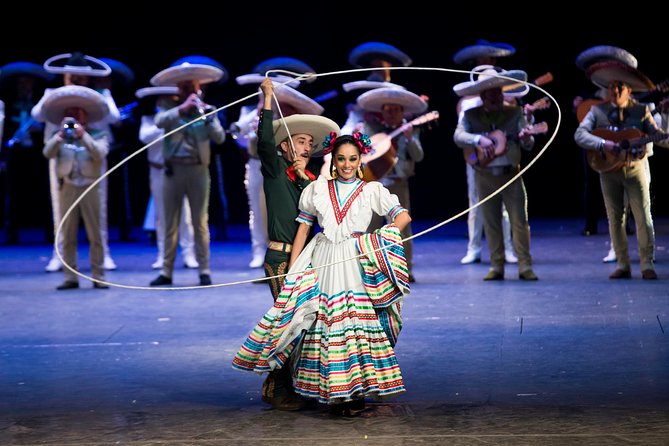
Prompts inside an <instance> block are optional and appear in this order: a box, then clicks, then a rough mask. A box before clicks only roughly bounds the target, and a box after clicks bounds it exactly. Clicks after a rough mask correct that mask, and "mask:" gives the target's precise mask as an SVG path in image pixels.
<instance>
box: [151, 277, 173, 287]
mask: <svg viewBox="0 0 669 446" xmlns="http://www.w3.org/2000/svg"><path fill="white" fill-rule="evenodd" d="M149 285H151V286H161V285H172V278H170V277H167V276H163V275H162V274H161V275H159V276H158V277H156V278H155V279H153V280H152V281H151V283H150V284H149Z"/></svg>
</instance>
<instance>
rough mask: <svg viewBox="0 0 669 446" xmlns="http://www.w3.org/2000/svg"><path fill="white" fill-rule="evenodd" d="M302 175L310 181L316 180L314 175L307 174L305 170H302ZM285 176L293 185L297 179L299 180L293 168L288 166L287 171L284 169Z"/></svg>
mask: <svg viewBox="0 0 669 446" xmlns="http://www.w3.org/2000/svg"><path fill="white" fill-rule="evenodd" d="M304 173H306V174H307V176H308V177H309V179H310V180H311V181H314V180H315V179H316V175H314V174H313V173H311V172H309V171H308V170H307V169H304ZM286 175H288V178H290V181H292V182H293V183H294V182H295V181H297V179H298V178H299V175H297V172H295V166H290V167H289V168H288V169H286Z"/></svg>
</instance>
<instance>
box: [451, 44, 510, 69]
mask: <svg viewBox="0 0 669 446" xmlns="http://www.w3.org/2000/svg"><path fill="white" fill-rule="evenodd" d="M515 52H516V49H515V48H514V47H513V46H511V45H509V44H508V43H502V42H488V41H487V40H479V41H477V42H476V44H475V45H470V46H466V47H464V48H463V49H461V50H460V51H458V52H457V53H455V54H454V55H453V62H454V63H456V64H460V65H462V64H466V63H468V62H473V61H476V59H478V58H481V57H507V56H511V55H513V54H514V53H515Z"/></svg>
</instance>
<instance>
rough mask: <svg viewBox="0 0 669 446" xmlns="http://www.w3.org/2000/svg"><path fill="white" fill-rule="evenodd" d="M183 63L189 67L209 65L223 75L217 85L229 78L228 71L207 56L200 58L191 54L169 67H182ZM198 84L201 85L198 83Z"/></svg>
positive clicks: (200, 56)
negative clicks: (189, 65)
mask: <svg viewBox="0 0 669 446" xmlns="http://www.w3.org/2000/svg"><path fill="white" fill-rule="evenodd" d="M185 63H189V64H191V65H211V66H212V67H216V68H218V69H219V70H221V71H222V72H223V75H222V76H221V78H220V79H218V80H217V81H214V82H217V83H219V84H223V83H225V82H227V80H228V78H229V76H228V70H226V69H225V67H224V66H223V65H222V64H221V63H220V62H218V61H216V60H214V59H212V58H211V57H208V56H202V55H200V54H191V55H189V56H184V57H182V58H181V59H177V60H175V61H174V62H173V63H172V65H170V66H171V67H177V66H179V65H183V64H185ZM200 83H203V82H202V81H200Z"/></svg>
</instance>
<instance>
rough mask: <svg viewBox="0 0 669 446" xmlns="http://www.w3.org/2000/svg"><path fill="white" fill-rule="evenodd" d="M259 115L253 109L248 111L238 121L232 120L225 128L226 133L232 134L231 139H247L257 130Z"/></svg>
mask: <svg viewBox="0 0 669 446" xmlns="http://www.w3.org/2000/svg"><path fill="white" fill-rule="evenodd" d="M259 120H260V116H259V115H258V113H257V112H256V111H255V110H254V111H252V112H250V113H247V114H245V115H244V116H242V118H241V119H240V120H239V121H236V122H233V123H232V124H230V128H228V130H226V133H228V134H230V136H232V139H235V140H238V139H248V138H251V137H253V136H254V135H255V132H256V131H257V130H258V121H259Z"/></svg>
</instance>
